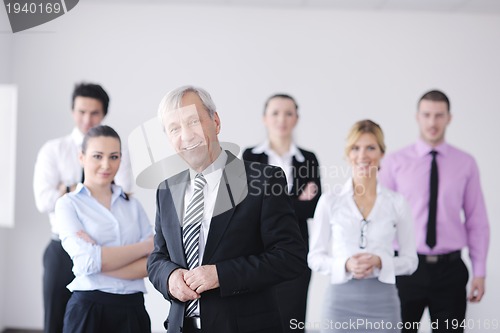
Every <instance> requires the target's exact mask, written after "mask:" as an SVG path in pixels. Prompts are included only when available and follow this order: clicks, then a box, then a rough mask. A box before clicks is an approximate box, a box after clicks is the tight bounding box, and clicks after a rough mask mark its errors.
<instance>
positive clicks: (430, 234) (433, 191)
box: [425, 150, 439, 249]
mask: <svg viewBox="0 0 500 333" xmlns="http://www.w3.org/2000/svg"><path fill="white" fill-rule="evenodd" d="M430 153H431V155H432V163H431V184H430V185H431V186H430V197H429V219H428V221H427V238H426V239H425V242H426V243H427V245H429V247H430V248H431V249H432V248H434V246H436V215H437V198H438V181H439V176H438V167H437V162H436V155H437V151H435V150H432V151H431V152H430Z"/></svg>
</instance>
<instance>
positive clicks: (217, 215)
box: [148, 152, 307, 333]
mask: <svg viewBox="0 0 500 333" xmlns="http://www.w3.org/2000/svg"><path fill="white" fill-rule="evenodd" d="M227 154H228V161H227V163H226V167H225V169H224V173H223V177H222V178H221V183H220V185H219V192H218V194H217V199H216V205H215V209H214V217H213V218H212V220H211V224H210V230H209V233H208V238H207V242H206V247H205V253H204V255H203V258H202V264H203V265H207V264H215V265H216V267H217V274H218V277H219V284H220V287H219V288H217V289H213V290H209V291H206V292H204V293H203V294H202V296H201V298H200V314H201V325H202V330H203V332H231V333H236V332H269V333H275V332H281V331H282V330H281V326H280V319H279V313H278V309H277V306H276V301H275V298H274V297H273V293H272V288H271V287H272V286H274V285H275V284H278V283H280V282H283V281H285V280H290V279H293V278H295V277H296V276H298V275H300V274H301V273H302V272H303V271H304V270H305V269H306V267H307V263H306V255H307V254H306V247H305V244H304V242H303V241H302V237H301V236H300V231H299V228H297V222H296V218H295V216H294V213H293V209H292V205H291V201H290V198H289V197H288V196H287V195H286V182H285V177H284V174H283V171H282V170H281V169H279V168H275V167H271V166H265V165H263V164H259V163H249V162H243V161H241V160H239V159H238V158H236V157H235V156H234V155H232V154H231V153H230V152H227ZM187 181H189V172H188V170H186V171H184V172H182V173H180V174H178V175H176V176H173V177H171V178H169V179H167V180H166V181H164V182H163V183H161V184H160V186H159V188H158V191H157V194H156V201H157V202H156V204H157V207H156V222H155V229H156V235H155V240H154V243H155V246H154V250H153V252H152V253H151V255H150V256H149V259H148V273H149V279H150V280H151V282H152V283H153V285H154V286H155V288H156V289H158V290H159V291H160V292H161V293H162V294H163V296H164V297H165V298H166V299H167V300H168V301H170V303H171V306H170V313H169V315H168V318H167V320H166V321H165V328H166V329H167V332H168V333H172V332H173V333H178V332H181V331H182V325H183V318H184V307H185V303H183V302H180V301H178V300H177V299H175V298H173V297H172V296H171V295H170V294H169V293H168V286H167V281H168V277H169V276H170V274H171V273H172V271H173V270H175V269H177V268H180V267H182V268H186V267H187V265H186V259H185V255H184V250H183V245H182V231H181V224H180V219H179V216H182V214H179V213H182V212H183V201H184V193H185V189H186V185H187ZM239 185H244V186H243V187H241V186H239ZM242 188H246V189H247V192H245V190H242ZM228 202H230V204H229V207H222V206H227V203H228ZM219 204H220V205H219Z"/></svg>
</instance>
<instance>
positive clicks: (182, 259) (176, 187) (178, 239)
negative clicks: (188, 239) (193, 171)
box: [164, 170, 189, 268]
mask: <svg viewBox="0 0 500 333" xmlns="http://www.w3.org/2000/svg"><path fill="white" fill-rule="evenodd" d="M167 182H168V187H169V190H170V194H171V197H172V201H171V202H170V203H167V209H165V211H166V212H165V214H166V215H167V217H166V218H165V219H164V221H173V222H172V223H168V224H167V226H166V227H167V229H166V230H167V231H166V237H168V238H167V239H168V242H169V243H170V244H171V246H172V248H176V249H179V251H174V253H179V256H178V257H177V256H176V261H177V262H178V263H179V264H181V265H183V267H186V268H187V262H186V256H185V254H184V245H183V244H182V220H183V219H182V218H183V214H184V194H185V193H186V187H187V184H188V182H189V171H188V170H186V171H184V172H182V173H180V174H178V175H177V176H174V177H172V178H170V179H168V180H167ZM172 255H173V254H172Z"/></svg>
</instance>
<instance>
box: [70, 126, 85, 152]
mask: <svg viewBox="0 0 500 333" xmlns="http://www.w3.org/2000/svg"><path fill="white" fill-rule="evenodd" d="M83 137H84V135H83V133H82V132H80V130H79V129H78V128H77V127H75V128H73V131H71V139H72V140H73V141H74V142H75V144H76V145H77V146H78V147H81V145H82V143H83Z"/></svg>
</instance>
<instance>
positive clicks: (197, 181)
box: [194, 173, 207, 191]
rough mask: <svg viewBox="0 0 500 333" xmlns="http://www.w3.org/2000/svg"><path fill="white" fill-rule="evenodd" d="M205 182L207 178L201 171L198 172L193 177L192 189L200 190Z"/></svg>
mask: <svg viewBox="0 0 500 333" xmlns="http://www.w3.org/2000/svg"><path fill="white" fill-rule="evenodd" d="M206 184H207V180H206V179H205V177H203V174H202V173H199V174H197V175H196V177H194V189H195V191H201V190H202V189H203V188H204V187H205V185H206Z"/></svg>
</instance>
